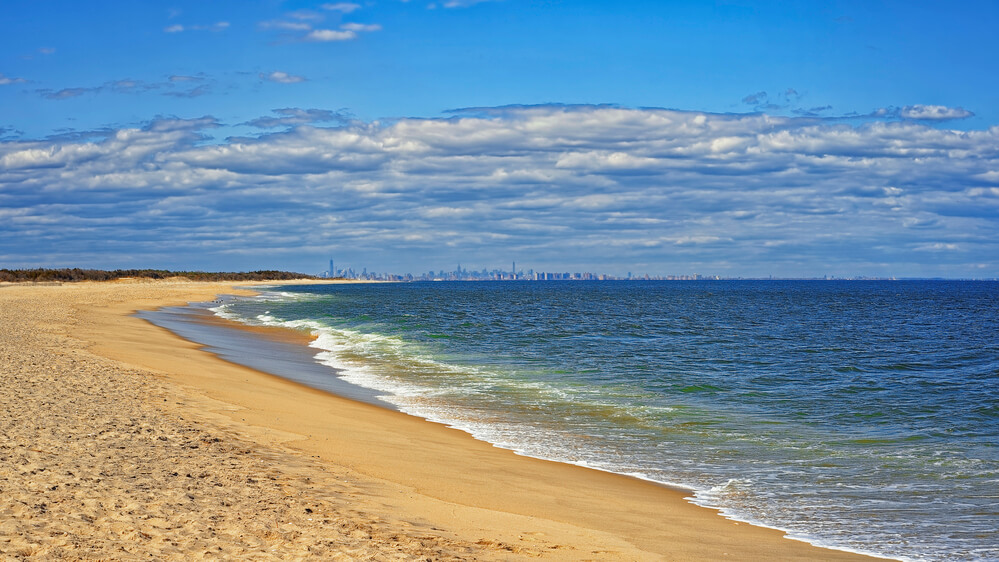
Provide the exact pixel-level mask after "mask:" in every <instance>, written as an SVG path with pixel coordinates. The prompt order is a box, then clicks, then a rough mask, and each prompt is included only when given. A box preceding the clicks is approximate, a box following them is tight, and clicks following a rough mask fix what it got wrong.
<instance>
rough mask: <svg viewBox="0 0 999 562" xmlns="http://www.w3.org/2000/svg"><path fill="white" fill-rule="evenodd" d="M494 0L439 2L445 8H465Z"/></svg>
mask: <svg viewBox="0 0 999 562" xmlns="http://www.w3.org/2000/svg"><path fill="white" fill-rule="evenodd" d="M495 1H496V0H446V1H444V2H441V6H444V7H445V8H467V7H469V6H474V5H476V4H484V3H486V2H495ZM431 6H435V4H431Z"/></svg>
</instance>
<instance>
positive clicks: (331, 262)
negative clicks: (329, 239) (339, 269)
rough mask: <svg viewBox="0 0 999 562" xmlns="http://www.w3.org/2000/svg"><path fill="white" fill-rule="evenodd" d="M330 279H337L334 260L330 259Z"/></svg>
mask: <svg viewBox="0 0 999 562" xmlns="http://www.w3.org/2000/svg"><path fill="white" fill-rule="evenodd" d="M330 277H336V270H335V269H333V258H330Z"/></svg>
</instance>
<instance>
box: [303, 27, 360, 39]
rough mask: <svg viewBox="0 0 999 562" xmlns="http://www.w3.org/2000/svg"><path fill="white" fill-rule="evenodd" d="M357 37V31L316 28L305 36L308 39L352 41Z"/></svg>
mask: <svg viewBox="0 0 999 562" xmlns="http://www.w3.org/2000/svg"><path fill="white" fill-rule="evenodd" d="M351 39H357V33H355V32H353V31H335V30H332V29H316V30H313V31H311V32H309V33H308V34H307V35H306V36H305V40H306V41H316V42H327V41H350V40H351Z"/></svg>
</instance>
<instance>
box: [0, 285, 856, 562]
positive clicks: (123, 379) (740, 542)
mask: <svg viewBox="0 0 999 562" xmlns="http://www.w3.org/2000/svg"><path fill="white" fill-rule="evenodd" d="M233 292H237V291H236V289H234V288H232V286H231V285H227V284H214V283H180V282H172V283H167V282H159V283H80V284H66V285H47V286H32V285H13V286H12V285H7V286H0V557H3V558H8V559H19V558H22V557H39V558H63V559H140V558H141V559H144V560H148V559H176V560H180V559H185V560H186V559H199V558H211V559H218V558H240V559H243V558H249V559H271V558H280V559H301V558H309V557H312V558H317V559H343V560H365V559H368V560H393V559H403V560H426V559H430V560H449V559H463V560H507V559H511V560H513V559H527V558H545V559H560V560H588V559H589V560H719V559H732V560H854V559H864V557H861V556H857V555H853V554H849V553H844V552H838V551H831V550H824V549H819V548H815V547H812V546H809V545H806V544H804V543H800V542H796V541H791V540H787V539H784V538H782V533H780V532H778V531H774V530H770V529H763V528H759V527H754V526H750V525H746V524H739V523H735V522H732V521H727V520H725V519H723V518H721V517H719V516H718V515H717V514H716V513H715V512H713V511H711V510H707V509H703V508H699V507H696V506H693V505H691V504H689V503H687V502H685V501H684V500H683V495H684V494H683V493H682V492H680V491H677V490H671V489H668V488H665V487H661V486H657V485H654V484H650V483H647V482H642V481H639V480H635V479H632V478H627V477H622V476H617V475H612V474H606V473H602V472H597V471H593V470H588V469H584V468H580V467H575V466H570V465H564V464H559V463H551V462H545V461H539V460H535V459H529V458H525V457H519V456H516V455H514V454H513V453H511V452H509V451H504V450H500V449H497V448H494V447H492V446H490V445H488V444H485V443H482V442H479V441H475V440H473V439H471V438H470V437H469V436H468V435H466V434H464V433H461V432H459V431H456V430H452V429H448V428H446V427H443V426H440V425H437V424H433V423H429V422H426V421H424V420H420V419H417V418H413V417H410V416H406V415H404V414H401V413H398V412H393V411H389V410H385V409H381V408H377V407H374V406H370V405H367V404H361V403H357V402H352V401H349V400H344V399H342V398H339V397H336V396H332V395H329V394H326V393H323V392H319V391H316V390H312V389H309V388H306V387H303V386H301V385H298V384H295V383H292V382H289V381H286V380H283V379H280V378H277V377H273V376H270V375H267V374H264V373H260V372H257V371H254V370H251V369H247V368H244V367H240V366H236V365H233V364H231V363H228V362H225V361H223V360H221V359H219V358H217V357H215V356H213V355H211V354H209V353H206V352H204V351H202V350H200V349H199V348H198V346H197V345H195V344H192V343H190V342H187V341H185V340H182V339H180V338H178V337H176V336H174V335H172V334H170V333H169V332H166V331H165V330H162V329H160V328H157V327H155V326H152V325H150V324H148V323H146V322H144V321H142V320H140V319H137V318H135V317H132V316H129V313H130V312H131V311H134V310H137V309H150V308H154V307H156V306H165V305H170V304H183V303H186V302H189V301H198V300H210V299H212V298H213V297H214V296H215V295H216V294H220V293H233Z"/></svg>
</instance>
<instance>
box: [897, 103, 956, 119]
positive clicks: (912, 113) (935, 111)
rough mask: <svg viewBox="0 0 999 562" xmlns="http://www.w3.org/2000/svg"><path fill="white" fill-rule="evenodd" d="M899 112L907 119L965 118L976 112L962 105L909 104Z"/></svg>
mask: <svg viewBox="0 0 999 562" xmlns="http://www.w3.org/2000/svg"><path fill="white" fill-rule="evenodd" d="M899 114H900V115H901V116H902V117H903V118H905V119H919V120H926V121H946V120H951V119H965V118H967V117H971V116H973V115H974V113H972V112H970V111H968V110H966V109H964V108H961V107H947V106H943V105H908V106H906V107H903V108H902V109H901V111H900V112H899Z"/></svg>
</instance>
